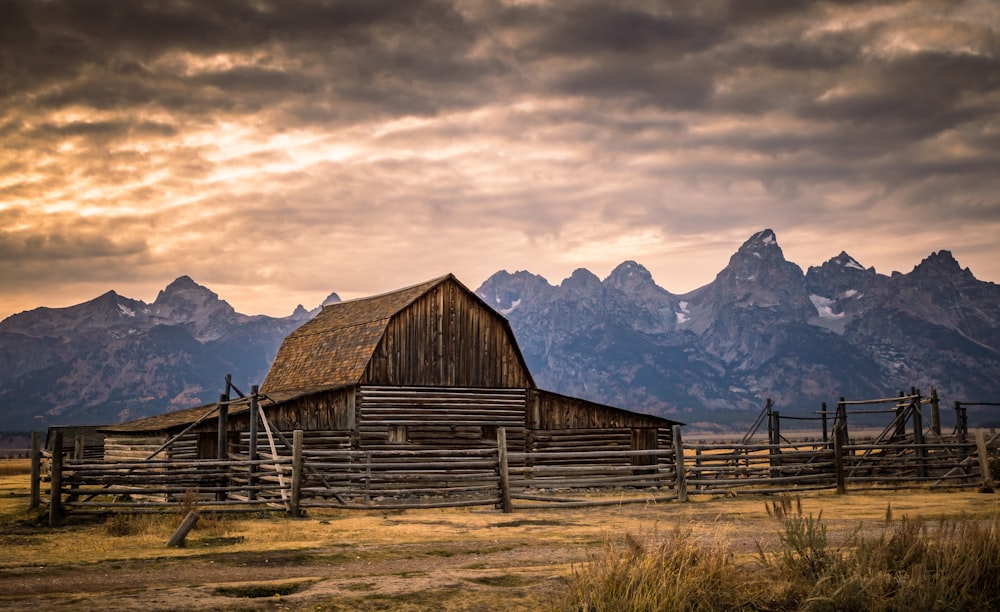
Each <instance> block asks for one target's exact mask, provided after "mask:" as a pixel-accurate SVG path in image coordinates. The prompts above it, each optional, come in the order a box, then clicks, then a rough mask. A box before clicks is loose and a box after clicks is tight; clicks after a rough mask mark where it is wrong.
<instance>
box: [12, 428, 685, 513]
mask: <svg viewBox="0 0 1000 612" xmlns="http://www.w3.org/2000/svg"><path fill="white" fill-rule="evenodd" d="M678 432H679V428H678ZM274 433H275V434H278V436H277V437H278V439H279V440H281V441H287V442H288V444H287V445H285V444H275V445H273V446H272V447H271V452H267V451H259V452H258V457H259V458H258V459H256V460H253V461H251V460H249V458H247V457H246V456H243V457H235V458H233V459H231V460H228V461H224V460H215V459H211V460H193V459H190V460H171V459H155V458H151V459H148V460H145V461H109V460H104V461H99V460H98V461H95V460H93V459H89V458H87V457H85V456H84V455H83V454H82V448H83V444H82V442H80V443H78V444H77V445H76V447H75V449H76V450H75V451H74V452H73V453H72V454H71V455H69V456H64V455H63V453H59V452H56V453H53V452H50V451H48V450H45V449H41V448H40V446H41V445H40V436H39V435H35V436H34V437H33V445H34V446H35V448H34V449H33V452H32V457H33V461H32V492H31V498H32V502H31V504H32V507H37V506H40V505H41V504H42V503H43V502H46V501H47V502H48V505H49V521H50V524H52V525H58V524H60V522H61V521H62V520H63V519H64V518H65V517H66V516H67V515H71V514H74V515H75V514H106V513H112V512H169V511H177V510H178V509H183V508H191V507H194V506H197V507H199V508H204V509H206V510H211V511H218V512H240V511H243V512H247V511H249V512H256V511H271V510H283V511H286V512H288V513H289V514H291V515H292V516H298V515H300V514H302V513H303V511H304V510H306V509H308V508H344V509H406V508H435V507H462V506H495V507H498V508H501V509H503V510H504V511H505V512H510V511H512V510H513V509H514V503H515V502H517V508H532V507H539V506H541V505H546V504H547V505H552V504H557V505H561V506H565V505H568V504H573V505H597V504H618V503H628V502H643V503H645V502H649V501H651V500H655V501H669V500H672V499H676V498H677V495H676V493H675V490H676V482H677V471H676V467H675V466H676V463H675V462H674V456H675V449H673V448H671V449H660V450H608V451H565V450H558V451H555V450H546V451H542V452H532V453H527V452H508V451H507V444H506V431H505V430H504V429H503V428H499V429H498V430H497V444H496V446H495V447H493V448H476V449H435V450H395V449H393V450H389V449H380V450H347V449H328V448H309V447H306V446H305V445H304V443H303V441H304V439H305V435H304V432H303V431H302V430H296V431H293V432H289V435H288V436H286V435H284V434H279V432H274ZM54 435H55V442H54V448H62V440H61V435H62V434H61V432H56V433H55V434H54ZM677 435H679V433H678V434H677ZM288 438H290V440H288ZM46 481H47V482H48V484H49V487H48V491H47V493H48V495H47V499H43V493H45V492H44V491H43V487H42V484H43V483H44V482H46ZM626 488H627V489H634V490H637V491H644V492H647V494H645V495H642V496H640V497H636V498H633V499H627V500H626V499H622V498H621V497H620V496H619V497H616V498H615V499H614V500H605V501H601V500H595V499H593V498H592V497H588V498H587V499H583V498H580V497H577V498H572V497H565V496H564V495H565V494H567V493H572V492H577V493H579V492H580V491H581V490H584V491H588V492H591V491H596V490H602V489H603V490H607V489H626ZM648 492H653V495H649V494H648ZM560 494H562V496H561V495H560Z"/></svg>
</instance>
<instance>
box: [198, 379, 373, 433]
mask: <svg viewBox="0 0 1000 612" xmlns="http://www.w3.org/2000/svg"><path fill="white" fill-rule="evenodd" d="M355 389H356V387H345V388H340V389H332V390H330V391H320V392H318V393H312V394H309V395H303V396H301V397H296V398H294V399H290V400H285V401H282V402H279V403H278V404H276V405H269V403H268V401H267V400H266V399H263V400H261V402H260V405H261V406H263V407H264V412H265V413H266V414H267V420H268V421H269V422H270V423H271V425H272V426H274V427H277V428H278V429H279V430H281V431H294V430H296V429H302V430H304V431H326V430H335V431H340V430H350V429H353V428H354V394H355ZM249 418H250V411H249V410H241V411H239V412H236V413H231V414H230V415H229V418H228V429H229V430H231V431H233V430H235V431H249V430H250V421H249ZM217 427H218V420H217V419H210V420H208V421H206V422H205V423H203V424H201V425H199V426H198V428H197V429H198V431H216V428H217Z"/></svg>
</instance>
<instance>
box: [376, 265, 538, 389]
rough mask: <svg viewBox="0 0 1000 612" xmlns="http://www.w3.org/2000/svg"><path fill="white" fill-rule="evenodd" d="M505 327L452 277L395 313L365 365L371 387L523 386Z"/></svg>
mask: <svg viewBox="0 0 1000 612" xmlns="http://www.w3.org/2000/svg"><path fill="white" fill-rule="evenodd" d="M519 355H520V354H519V352H518V349H517V347H516V345H515V344H514V340H513V335H512V334H511V333H509V327H508V326H507V325H506V324H505V322H504V321H503V320H502V319H501V318H500V317H499V316H498V315H497V314H496V313H495V312H494V311H492V310H491V309H489V308H488V307H486V306H484V305H483V304H482V302H480V301H479V300H478V299H476V298H475V296H473V295H470V294H469V293H468V292H467V291H465V290H464V289H463V288H462V287H461V286H459V285H458V284H457V283H455V282H453V281H448V282H444V283H441V284H440V285H438V286H436V287H434V288H433V289H431V290H430V291H428V292H427V293H426V294H425V295H424V296H422V297H421V298H419V299H418V300H417V301H415V302H414V303H413V304H411V305H410V306H408V307H407V308H405V309H403V310H402V311H401V312H399V313H398V314H397V315H396V316H395V317H393V319H392V321H391V322H390V323H389V325H388V328H387V329H386V332H385V334H384V336H383V338H382V340H381V342H379V345H378V347H377V348H376V349H375V352H374V355H373V357H372V359H371V361H370V362H369V364H368V367H367V369H366V371H365V375H364V377H363V379H362V382H363V383H365V384H373V385H396V386H444V387H476V388H522V389H525V388H529V387H531V386H533V385H532V383H531V376H530V374H529V373H528V371H527V369H526V368H525V366H524V363H523V361H522V360H521V359H520V357H519Z"/></svg>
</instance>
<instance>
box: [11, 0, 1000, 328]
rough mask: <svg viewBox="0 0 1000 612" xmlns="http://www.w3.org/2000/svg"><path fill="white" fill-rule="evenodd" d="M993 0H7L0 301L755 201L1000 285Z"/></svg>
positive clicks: (638, 232) (552, 246)
mask: <svg viewBox="0 0 1000 612" xmlns="http://www.w3.org/2000/svg"><path fill="white" fill-rule="evenodd" d="M998 34H1000V3H997V2H995V0H967V1H961V0H956V1H940V2H937V1H931V0H927V1H911V2H906V1H902V2H875V1H870V2H866V1H859V2H853V1H843V2H810V1H806V0H799V1H791V0H790V1H786V2H774V1H772V0H732V1H729V2H726V1H717V0H696V1H691V2H663V1H661V2H641V1H640V2H631V1H630V0H615V1H614V2H577V1H574V0H554V1H552V2H547V1H532V0H507V1H504V0H482V1H479V0H468V1H464V0H457V1H451V2H447V1H442V2H439V1H434V0H407V1H406V2H398V1H395V0H390V1H385V2H381V1H375V0H352V1H344V2H320V1H302V0H223V1H205V2H201V1H199V2H193V1H178V0H148V1H139V0H134V1H133V0H130V1H128V2H122V1H120V0H0V318H4V317H6V316H9V315H10V314H13V313H16V312H20V311H23V310H29V309H32V308H36V307H39V306H49V307H62V306H68V305H71V304H76V303H80V302H82V301H85V300H88V299H91V298H94V297H96V296H98V295H100V294H102V293H104V292H106V291H108V290H111V289H113V290H115V291H117V292H118V293H119V294H122V295H124V296H127V297H131V298H134V299H142V300H144V301H147V302H149V301H152V300H153V299H154V298H155V297H156V294H157V292H158V291H159V290H160V289H162V288H163V287H165V286H166V285H167V284H168V283H169V282H171V281H172V280H173V279H174V278H176V277H178V276H181V275H189V276H191V277H192V278H193V279H194V280H195V281H197V282H198V283H200V284H202V285H205V286H207V287H209V288H210V289H212V290H213V291H215V292H217V293H218V294H219V295H220V296H221V297H222V298H223V299H226V300H227V301H228V302H229V303H230V304H232V305H233V306H234V307H235V308H236V310H237V311H239V312H242V313H245V314H270V315H274V316H284V315H287V314H290V313H291V312H292V311H293V309H294V308H295V306H296V305H297V304H303V305H304V306H306V307H307V308H313V307H315V306H318V305H319V304H320V303H321V302H322V301H323V299H324V298H325V297H326V296H327V295H328V294H329V293H330V292H337V293H338V294H339V295H340V297H342V298H344V299H349V298H353V297H362V296H366V295H372V294H376V293H380V292H384V291H388V290H392V289H396V288H400V287H404V286H408V285H411V284H414V283H418V282H422V281H424V280H428V279H430V278H434V277H437V276H440V275H442V274H446V273H448V272H452V273H454V274H455V275H456V276H457V277H458V278H459V280H461V281H462V282H463V283H465V284H466V285H467V286H469V287H470V288H473V289H475V288H476V287H478V286H479V285H480V284H481V283H482V282H483V281H484V280H486V279H487V278H488V277H489V276H490V275H492V274H493V273H494V272H496V271H498V270H502V269H506V270H509V271H511V272H514V271H516V270H528V271H530V272H533V273H535V274H540V275H542V276H544V277H545V278H546V279H548V280H549V281H550V282H551V283H553V284H558V283H559V282H561V280H562V279H564V278H566V277H568V276H569V275H570V274H571V273H572V272H573V270H575V269H577V268H581V267H582V268H587V269H589V270H591V271H592V272H594V273H595V274H597V275H598V276H600V277H602V278H603V277H605V276H606V275H607V274H608V273H610V271H611V270H612V269H613V268H614V267H615V266H617V265H618V264H619V263H621V262H623V261H625V260H634V261H637V262H639V263H640V264H642V265H644V266H645V267H646V268H647V269H649V270H650V272H651V273H652V275H653V278H654V280H655V281H656V282H657V283H658V284H659V285H660V286H662V287H664V288H665V289H667V290H668V291H671V292H673V293H677V294H680V293H685V292H687V291H691V290H693V289H695V288H697V287H699V286H702V285H705V284H707V283H709V282H711V281H712V280H713V279H714V277H715V275H716V274H717V273H718V272H719V271H720V270H721V269H722V268H723V267H725V265H726V263H727V262H728V259H729V257H730V256H731V255H732V254H733V253H734V252H735V251H736V249H738V248H739V246H740V245H741V244H742V243H743V242H744V241H745V240H746V239H747V238H749V237H750V236H751V235H752V234H753V233H755V232H757V231H759V230H761V229H764V228H772V229H774V231H775V233H776V234H777V238H778V242H779V244H780V245H781V247H782V249H783V251H784V253H785V257H786V258H787V259H789V260H791V261H793V262H795V263H797V264H799V265H800V266H802V268H803V269H805V268H807V267H808V266H812V265H820V264H821V263H823V262H824V261H826V260H827V259H829V258H831V257H834V256H835V255H837V254H838V253H840V252H841V251H847V252H848V253H849V254H850V255H852V256H853V257H854V258H855V259H857V260H858V261H859V262H861V263H862V264H863V265H864V266H866V267H867V266H874V267H875V268H876V270H878V271H879V272H882V273H886V274H888V273H891V272H892V271H894V270H899V271H901V272H908V271H909V270H911V269H912V268H913V266H915V265H916V264H918V263H919V262H920V261H921V260H922V259H923V258H925V257H927V256H928V255H929V254H930V253H932V252H934V251H937V250H941V249H947V250H950V251H952V253H953V254H954V255H955V257H956V259H958V261H959V263H960V264H961V265H962V266H965V267H969V268H970V269H971V270H972V272H973V273H974V274H975V275H976V276H977V278H980V279H981V280H987V281H993V282H1000V38H998Z"/></svg>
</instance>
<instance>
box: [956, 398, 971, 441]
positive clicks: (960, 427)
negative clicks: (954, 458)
mask: <svg viewBox="0 0 1000 612" xmlns="http://www.w3.org/2000/svg"><path fill="white" fill-rule="evenodd" d="M955 433H956V434H957V435H958V441H959V442H961V443H962V444H965V443H966V442H967V441H968V440H969V416H968V414H966V412H965V406H963V405H962V402H955Z"/></svg>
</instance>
